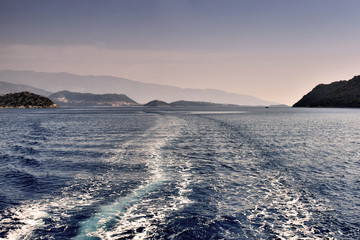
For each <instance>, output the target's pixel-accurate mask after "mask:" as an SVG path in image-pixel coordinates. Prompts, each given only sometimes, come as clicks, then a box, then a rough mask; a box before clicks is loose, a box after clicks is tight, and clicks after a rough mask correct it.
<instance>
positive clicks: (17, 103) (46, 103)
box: [0, 92, 59, 108]
mask: <svg viewBox="0 0 360 240" xmlns="http://www.w3.org/2000/svg"><path fill="white" fill-rule="evenodd" d="M0 108H59V106H58V105H56V104H55V103H54V102H53V101H51V100H50V99H49V98H47V97H43V96H40V95H37V94H34V93H31V92H19V93H9V94H6V95H4V96H0Z"/></svg>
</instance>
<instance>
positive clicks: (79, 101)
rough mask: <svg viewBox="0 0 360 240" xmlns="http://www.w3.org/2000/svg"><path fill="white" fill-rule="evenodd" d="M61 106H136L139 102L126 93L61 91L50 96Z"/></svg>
mask: <svg viewBox="0 0 360 240" xmlns="http://www.w3.org/2000/svg"><path fill="white" fill-rule="evenodd" d="M49 97H50V98H51V99H52V100H53V101H54V102H55V103H57V104H58V105H60V106H111V107H121V106H136V105H139V104H138V103H137V102H135V101H134V100H132V99H131V98H129V97H128V96H126V95H125V94H92V93H79V92H70V91H61V92H56V93H53V94H51V95H50V96H49Z"/></svg>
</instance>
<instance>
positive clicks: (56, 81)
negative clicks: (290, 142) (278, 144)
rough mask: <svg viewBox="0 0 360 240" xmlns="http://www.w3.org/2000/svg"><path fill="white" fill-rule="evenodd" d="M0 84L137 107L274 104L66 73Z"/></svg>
mask: <svg viewBox="0 0 360 240" xmlns="http://www.w3.org/2000/svg"><path fill="white" fill-rule="evenodd" d="M0 81H2V82H8V83H13V84H22V85H28V86H31V87H34V88H39V89H44V90H46V91H48V92H52V93H54V92H58V91H63V90H68V91H72V92H83V93H95V94H104V93H118V94H126V95H127V96H128V97H130V98H131V99H133V100H135V101H136V102H139V103H146V102H149V101H151V100H154V99H161V100H163V101H166V102H174V101H179V100H187V101H206V102H214V103H224V104H237V105H249V106H256V105H263V106H264V105H272V104H277V103H275V102H270V101H266V100H262V99H259V98H256V97H253V96H249V95H242V94H236V93H228V92H225V91H221V90H214V89H183V88H178V87H172V86H165V85H158V84H149V83H142V82H138V81H133V80H129V79H124V78H118V77H111V76H80V75H75V74H69V73H43V72H32V71H12V70H0ZM219 81H221V79H219ZM204 88H206V86H204ZM49 95H50V94H46V96H49Z"/></svg>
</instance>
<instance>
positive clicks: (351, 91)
mask: <svg viewBox="0 0 360 240" xmlns="http://www.w3.org/2000/svg"><path fill="white" fill-rule="evenodd" d="M293 107H333V108H360V75H359V76H355V77H354V78H352V79H350V80H348V81H337V82H333V83H330V84H320V85H317V86H316V87H315V88H314V89H313V90H311V91H310V92H309V93H308V94H306V95H305V96H304V97H303V98H302V99H300V100H299V101H298V102H297V103H295V104H294V105H293Z"/></svg>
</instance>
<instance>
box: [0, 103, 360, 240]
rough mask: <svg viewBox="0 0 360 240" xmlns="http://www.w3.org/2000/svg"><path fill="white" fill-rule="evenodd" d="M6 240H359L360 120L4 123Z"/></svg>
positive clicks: (8, 117) (2, 232) (192, 112)
mask: <svg viewBox="0 0 360 240" xmlns="http://www.w3.org/2000/svg"><path fill="white" fill-rule="evenodd" d="M0 163H1V164H0V238H1V239H89V240H90V239H91V240H95V239H360V217H359V216H360V111H359V110H358V109H301V108H300V109H292V108H269V109H265V108H245V107H243V108H233V109H230V108H218V109H217V108H211V109H210V108H209V109H196V108H194V109H189V108H188V109H179V108H88V109H1V110H0Z"/></svg>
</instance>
